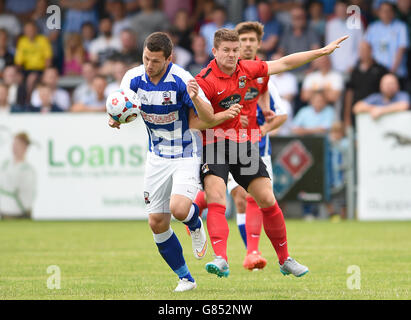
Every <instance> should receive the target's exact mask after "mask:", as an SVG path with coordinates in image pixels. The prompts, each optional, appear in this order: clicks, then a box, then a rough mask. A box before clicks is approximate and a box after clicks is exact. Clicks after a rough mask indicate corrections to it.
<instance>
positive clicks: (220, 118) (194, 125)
mask: <svg viewBox="0 0 411 320" xmlns="http://www.w3.org/2000/svg"><path fill="white" fill-rule="evenodd" d="M241 108H242V106H241V105H239V104H235V105H232V106H231V107H230V108H229V109H227V110H225V111H223V112H218V113H215V114H214V115H213V120H212V121H209V122H206V121H204V120H201V119H200V118H199V117H198V116H197V115H196V114H195V113H194V110H192V109H191V110H190V114H189V126H190V129H198V130H205V129H209V128H213V127H215V126H217V125H219V124H220V123H223V122H224V121H226V120H229V119H233V118H235V117H237V116H238V114H239V113H240V111H241Z"/></svg>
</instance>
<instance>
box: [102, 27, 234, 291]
mask: <svg viewBox="0 0 411 320" xmlns="http://www.w3.org/2000/svg"><path fill="white" fill-rule="evenodd" d="M172 49H173V45H172V42H171V40H170V38H169V37H168V36H167V35H166V34H165V33H162V32H156V33H153V34H151V35H150V36H149V37H148V38H146V40H145V43H144V50H143V65H141V66H139V67H135V68H133V69H130V70H129V71H127V73H126V74H125V75H124V77H123V79H122V81H121V85H120V88H121V89H123V90H124V91H125V92H127V91H128V90H132V91H133V92H135V95H134V97H130V98H131V99H136V100H139V101H140V102H141V116H142V118H143V121H144V123H145V125H146V128H147V133H148V136H149V151H148V153H147V163H146V174H145V177H144V190H145V191H144V199H145V202H146V211H147V213H148V214H149V217H148V222H149V225H150V228H151V230H152V232H153V237H154V241H155V243H156V245H157V247H158V250H159V252H160V254H161V256H162V257H163V259H164V260H165V261H166V263H167V264H168V265H169V266H170V268H171V269H172V270H173V271H174V272H175V273H176V274H177V275H178V277H179V283H178V285H177V287H176V289H175V290H174V291H187V290H192V289H194V288H196V286H197V284H196V282H195V280H194V278H193V277H192V275H191V274H190V271H189V269H188V267H187V265H186V262H185V259H184V256H183V250H182V247H181V244H180V242H179V240H178V238H177V236H176V235H175V233H174V232H173V230H172V228H171V226H170V220H171V214H172V215H173V216H174V217H175V218H176V219H177V220H179V221H182V222H183V223H184V224H185V225H187V226H188V228H189V229H190V232H191V238H192V245H193V252H194V256H195V257H196V258H197V259H202V258H203V257H204V255H205V253H206V250H207V237H206V234H205V231H204V227H203V223H202V220H201V218H199V216H198V214H199V210H198V207H197V206H196V205H195V204H193V203H192V201H193V199H194V197H195V195H196V193H197V191H198V189H199V188H200V180H199V170H200V167H199V160H198V156H197V153H198V144H197V141H196V138H195V135H194V133H193V132H192V131H191V130H189V123H188V119H189V114H190V112H192V113H194V112H197V113H198V117H199V118H200V119H202V120H203V121H205V122H206V123H209V124H215V123H219V122H218V121H224V120H226V119H231V118H233V117H235V116H236V115H237V114H238V112H239V108H238V106H237V107H236V106H234V107H233V108H231V109H230V110H226V111H227V112H226V113H225V114H221V115H214V113H213V110H212V108H211V105H210V103H209V101H208V99H207V98H206V97H205V95H204V93H203V92H202V91H201V90H198V88H192V86H191V85H190V84H189V83H188V80H189V79H192V78H193V77H192V76H191V75H190V74H189V73H188V72H187V71H185V70H183V69H182V68H181V67H179V66H177V65H174V64H173V63H172V62H171V59H172V55H171V53H172ZM193 92H195V96H194V94H193ZM236 108H237V109H236ZM190 110H191V111H190ZM109 125H110V126H111V127H113V128H119V127H120V124H119V123H118V122H116V121H115V120H114V119H112V118H110V119H109ZM137 138H138V137H137Z"/></svg>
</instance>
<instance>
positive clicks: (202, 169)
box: [201, 163, 210, 174]
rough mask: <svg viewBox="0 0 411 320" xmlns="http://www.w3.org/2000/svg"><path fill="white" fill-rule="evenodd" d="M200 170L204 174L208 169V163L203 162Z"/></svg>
mask: <svg viewBox="0 0 411 320" xmlns="http://www.w3.org/2000/svg"><path fill="white" fill-rule="evenodd" d="M201 171H202V172H203V173H204V174H205V173H207V172H208V171H210V169H209V168H208V164H207V163H204V164H203V165H202V167H201Z"/></svg>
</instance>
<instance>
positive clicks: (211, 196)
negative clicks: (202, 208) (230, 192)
mask: <svg viewBox="0 0 411 320" xmlns="http://www.w3.org/2000/svg"><path fill="white" fill-rule="evenodd" d="M206 194H207V203H219V204H223V205H225V190H224V191H221V190H218V189H212V188H209V189H208V190H207V191H206Z"/></svg>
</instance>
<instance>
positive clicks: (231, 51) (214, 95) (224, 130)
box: [195, 29, 348, 277]
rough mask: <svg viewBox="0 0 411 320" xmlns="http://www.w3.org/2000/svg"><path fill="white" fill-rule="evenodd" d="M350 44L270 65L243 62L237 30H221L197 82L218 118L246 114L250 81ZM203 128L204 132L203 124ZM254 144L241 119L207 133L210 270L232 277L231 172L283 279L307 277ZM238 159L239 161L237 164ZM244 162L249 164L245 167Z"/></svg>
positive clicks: (204, 157) (333, 45) (267, 113)
mask: <svg viewBox="0 0 411 320" xmlns="http://www.w3.org/2000/svg"><path fill="white" fill-rule="evenodd" d="M347 38H348V37H347V36H346V37H342V38H340V39H338V40H336V41H334V42H331V43H330V44H329V45H327V46H325V47H323V48H320V49H317V50H311V51H305V52H299V53H295V54H291V55H289V56H286V57H283V58H281V59H278V60H275V61H267V62H265V61H251V60H239V57H240V40H239V36H238V33H237V32H236V31H234V30H228V29H219V30H217V31H216V32H215V34H214V48H213V54H214V56H215V59H214V60H212V61H211V62H210V64H209V65H208V66H207V67H206V68H204V69H203V70H202V71H201V72H200V74H198V75H197V76H196V78H195V79H196V81H197V83H198V85H199V86H200V87H201V89H203V91H204V93H205V95H206V97H207V98H208V100H209V101H210V102H211V105H212V106H213V108H214V113H215V114H218V113H219V112H223V111H224V110H225V109H227V108H229V107H230V105H231V104H235V103H237V104H238V103H239V104H242V105H243V108H247V107H248V103H247V101H246V100H245V97H246V94H247V93H248V90H249V88H250V86H249V84H250V81H252V80H253V79H258V78H260V77H266V76H269V75H272V74H276V73H281V72H284V71H287V70H290V69H293V68H297V67H299V66H301V65H303V64H305V63H308V62H310V61H312V60H314V59H316V58H319V57H321V56H323V55H329V54H331V53H332V52H333V51H334V50H335V49H336V48H338V47H339V44H340V43H341V42H342V41H343V40H345V39H347ZM262 108H264V106H262ZM262 112H263V115H264V116H265V118H266V120H267V121H269V120H270V119H269V118H270V117H271V114H273V112H272V111H271V110H266V109H265V110H264V109H263V110H262ZM198 128H199V129H203V128H202V126H201V123H200V124H199V125H198ZM257 135H258V134H257ZM251 138H252V137H250V136H249V135H248V134H247V130H246V129H242V128H241V122H240V117H236V118H234V119H231V120H227V121H225V122H223V123H221V124H220V125H217V126H215V127H214V128H213V129H211V130H210V129H208V130H204V131H203V154H202V166H201V173H200V177H201V180H202V183H203V185H204V190H205V193H206V198H207V207H208V214H207V227H208V233H209V236H210V240H211V244H212V247H213V250H214V253H215V259H214V260H213V261H211V262H209V263H207V264H206V270H207V272H209V273H213V274H216V275H217V276H219V277H223V276H225V277H227V276H228V275H229V265H228V262H227V261H228V258H227V239H228V233H229V228H228V224H227V220H226V218H225V211H226V206H225V205H226V198H225V197H226V188H227V187H226V186H227V179H228V173H229V172H230V173H231V174H232V176H233V178H234V179H235V180H236V182H237V183H238V184H239V185H241V186H242V187H243V188H244V189H245V190H247V192H248V193H249V194H251V196H252V197H253V198H254V199H255V200H256V202H257V204H258V206H259V207H260V208H261V211H262V213H263V226H264V230H265V232H266V234H267V236H268V238H269V239H270V241H271V243H272V245H273V247H274V249H275V251H276V253H277V256H278V258H279V264H280V271H281V273H283V274H285V275H288V274H293V275H295V276H297V277H299V276H302V275H304V274H306V273H307V272H308V268H307V267H306V266H303V265H301V264H299V263H298V262H297V261H296V260H294V259H292V258H291V257H290V255H289V253H288V245H287V234H286V228H285V221H284V216H283V213H282V211H281V209H280V207H279V206H278V203H277V201H276V199H275V196H274V193H273V188H272V183H271V180H270V178H269V174H268V172H267V169H266V166H265V164H264V162H263V161H262V159H261V157H260V156H259V152H258V150H255V148H254V147H253V146H252V144H251V141H250V140H252V139H251ZM233 156H235V157H236V159H234V160H236V161H234V162H233ZM221 160H223V162H221ZM244 160H248V162H247V163H244Z"/></svg>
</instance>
